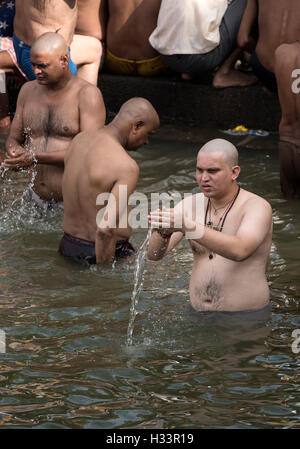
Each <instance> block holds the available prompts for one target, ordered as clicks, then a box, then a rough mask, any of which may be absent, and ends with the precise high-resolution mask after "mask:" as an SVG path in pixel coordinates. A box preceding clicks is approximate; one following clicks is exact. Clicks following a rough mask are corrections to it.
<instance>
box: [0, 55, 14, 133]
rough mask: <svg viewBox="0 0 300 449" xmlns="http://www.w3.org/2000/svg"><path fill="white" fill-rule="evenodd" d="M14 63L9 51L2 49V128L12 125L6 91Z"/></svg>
mask: <svg viewBox="0 0 300 449" xmlns="http://www.w3.org/2000/svg"><path fill="white" fill-rule="evenodd" d="M14 67H15V66H14V63H13V61H12V59H11V57H10V56H9V54H8V53H7V51H0V70H2V71H3V72H4V73H0V76H1V78H2V79H1V81H2V83H1V85H2V88H1V91H0V128H1V129H3V128H8V127H9V126H10V116H9V99H8V94H7V93H6V83H5V81H6V76H5V74H6V73H8V72H13V71H14Z"/></svg>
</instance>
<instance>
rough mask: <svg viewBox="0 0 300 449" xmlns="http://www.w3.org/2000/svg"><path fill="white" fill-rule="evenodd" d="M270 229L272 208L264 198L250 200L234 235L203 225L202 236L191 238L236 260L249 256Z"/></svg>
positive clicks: (240, 260)
mask: <svg viewBox="0 0 300 449" xmlns="http://www.w3.org/2000/svg"><path fill="white" fill-rule="evenodd" d="M271 229H272V208H271V206H270V205H269V203H267V202H266V201H264V200H250V201H249V203H248V205H247V210H246V212H245V214H244V216H243V219H242V222H241V224H240V226H239V229H238V231H237V233H236V235H229V234H226V233H224V232H218V231H214V230H212V229H210V228H207V227H204V232H203V236H202V237H201V238H200V239H193V240H195V241H196V242H197V243H200V244H201V245H203V246H205V247H206V248H209V249H210V250H211V251H213V252H215V253H216V254H219V255H220V256H223V257H225V258H227V259H230V260H234V261H236V262H242V261H243V260H246V259H247V258H248V257H250V256H251V255H252V254H253V253H254V252H255V251H256V250H257V248H258V247H259V246H260V245H261V244H262V242H263V241H264V239H265V238H266V236H267V235H268V233H269V232H270V230H271Z"/></svg>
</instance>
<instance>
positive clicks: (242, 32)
mask: <svg viewBox="0 0 300 449" xmlns="http://www.w3.org/2000/svg"><path fill="white" fill-rule="evenodd" d="M257 15H258V5H257V0H248V4H247V7H246V9H245V12H244V15H243V18H242V21H241V25H240V29H239V32H238V36H237V43H238V46H239V47H240V48H243V49H245V50H246V49H247V47H248V46H249V45H251V42H250V41H251V31H252V28H253V25H254V23H255V21H256V18H257Z"/></svg>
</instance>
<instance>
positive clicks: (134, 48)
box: [105, 0, 165, 76]
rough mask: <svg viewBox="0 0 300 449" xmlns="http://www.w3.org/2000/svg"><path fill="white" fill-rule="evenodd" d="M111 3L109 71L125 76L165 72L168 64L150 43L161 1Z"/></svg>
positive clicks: (108, 48) (107, 60) (130, 0)
mask: <svg viewBox="0 0 300 449" xmlns="http://www.w3.org/2000/svg"><path fill="white" fill-rule="evenodd" d="M107 1H108V23H107V37H106V39H107V52H106V59H105V65H106V67H107V68H108V69H109V70H110V71H112V72H114V73H120V74H124V75H142V76H151V75H157V74H159V73H160V72H162V71H163V70H164V69H165V64H164V62H163V60H162V59H161V57H160V56H159V54H158V53H157V51H156V50H154V48H152V47H151V45H150V43H149V40H148V39H149V36H150V34H151V33H152V31H153V30H154V28H155V27H156V23H157V17H158V13H159V8H160V3H161V0H126V2H120V0H107Z"/></svg>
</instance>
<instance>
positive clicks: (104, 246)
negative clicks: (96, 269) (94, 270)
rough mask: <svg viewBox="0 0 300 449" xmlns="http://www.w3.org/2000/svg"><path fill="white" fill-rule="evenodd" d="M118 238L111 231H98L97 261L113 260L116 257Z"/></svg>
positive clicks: (96, 240)
mask: <svg viewBox="0 0 300 449" xmlns="http://www.w3.org/2000/svg"><path fill="white" fill-rule="evenodd" d="M115 251H116V238H115V237H114V235H113V233H111V232H107V233H106V232H101V231H99V230H98V231H97V232H96V237H95V252H96V263H105V262H112V261H113V259H114V257H115Z"/></svg>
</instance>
